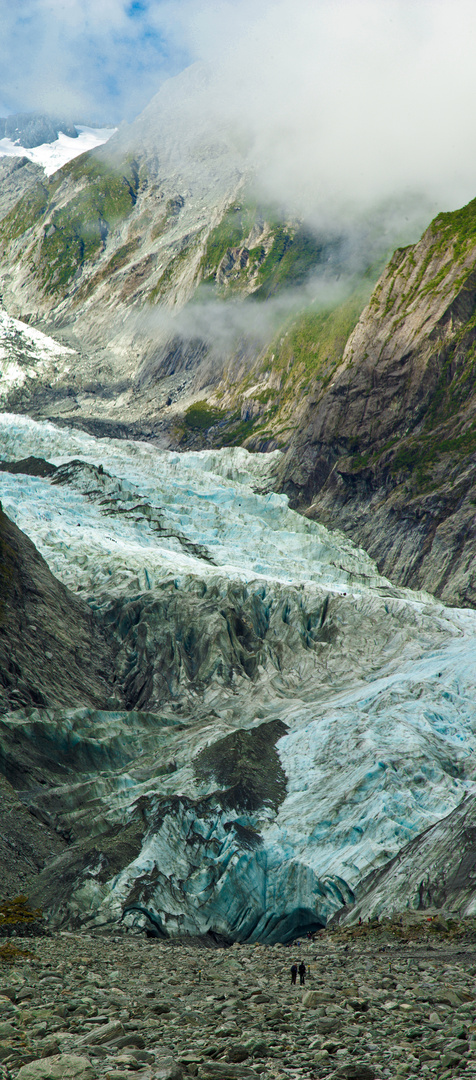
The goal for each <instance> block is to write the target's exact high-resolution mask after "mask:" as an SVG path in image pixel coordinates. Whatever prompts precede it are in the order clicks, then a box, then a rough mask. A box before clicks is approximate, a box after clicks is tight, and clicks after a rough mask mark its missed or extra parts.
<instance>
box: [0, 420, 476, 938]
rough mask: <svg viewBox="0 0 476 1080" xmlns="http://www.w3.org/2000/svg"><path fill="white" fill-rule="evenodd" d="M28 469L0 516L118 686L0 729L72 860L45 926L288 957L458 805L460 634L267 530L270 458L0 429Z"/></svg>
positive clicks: (1, 475)
mask: <svg viewBox="0 0 476 1080" xmlns="http://www.w3.org/2000/svg"><path fill="white" fill-rule="evenodd" d="M30 455H32V456H35V457H39V458H45V459H46V460H48V461H49V462H51V463H52V464H53V465H54V466H56V471H55V473H54V475H53V476H51V477H49V478H44V477H40V476H31V475H27V474H26V473H25V474H22V473H10V472H8V471H2V472H0V499H1V503H2V506H3V509H4V511H5V512H6V513H7V514H8V516H9V517H10V518H11V519H12V520H13V521H14V522H15V523H16V524H17V525H18V526H19V528H21V529H22V530H23V531H24V532H25V533H26V534H27V535H28V536H29V537H30V538H31V539H32V540H33V542H34V543H35V545H36V546H37V548H38V550H39V551H40V553H41V554H42V555H43V557H44V558H45V559H46V561H47V563H48V565H49V567H50V569H51V570H52V572H53V573H54V574H55V575H56V576H57V577H58V578H59V579H60V580H61V581H62V582H63V583H64V584H65V585H67V586H68V588H69V589H70V590H72V591H73V592H75V593H77V594H79V595H81V596H82V597H83V598H84V599H86V600H87V602H88V603H89V604H90V606H91V607H92V608H93V610H94V611H95V613H96V614H97V617H98V618H99V619H101V620H102V623H103V625H104V626H105V627H106V628H107V632H108V633H109V634H110V636H111V640H113V641H114V643H115V649H116V657H117V659H116V663H117V672H118V688H119V687H120V686H122V687H123V689H122V691H121V692H119V689H118V696H117V699H116V700H111V702H110V703H109V708H108V709H105V710H102V711H98V710H92V709H88V708H84V709H70V710H65V709H53V708H48V709H42V710H39V709H22V710H17V711H16V712H14V713H10V714H9V715H8V716H3V717H1V718H0V721H1V722H0V743H1V744H2V746H3V747H4V748H6V749H5V750H4V753H5V754H7V755H8V754H11V755H14V753H15V752H16V751H15V746H18V745H20V744H21V743H22V742H23V743H24V744H25V745H26V744H28V745H38V746H39V747H42V748H43V749H42V753H43V754H44V773H45V778H46V779H47V781H48V782H47V783H46V784H45V787H44V789H42V790H41V791H33V790H32V791H31V792H30V794H29V796H28V797H29V799H30V800H31V805H32V806H33V805H34V806H35V810H36V812H37V813H38V814H40V815H43V818H44V820H45V821H49V822H55V823H56V824H57V826H58V827H60V828H61V829H64V830H67V831H68V833H69V834H70V835H71V837H72V839H73V841H74V842H73V843H72V847H71V852H70V853H69V854H68V855H67V856H61V857H59V859H58V860H57V863H56V864H52V865H51V866H49V867H47V868H46V869H45V871H44V872H43V873H44V875H45V881H46V879H47V877H48V875H49V877H50V879H51V881H52V882H53V886H52V888H51V905H50V908H51V913H52V917H53V918H55V919H56V920H57V922H59V923H60V922H61V923H65V922H68V921H69V922H70V923H72V924H74V925H83V924H89V923H91V922H93V923H96V924H107V923H109V922H111V921H114V920H116V919H119V918H121V917H122V915H123V913H124V911H128V912H129V914H128V915H127V918H129V919H139V920H146V921H148V924H149V925H150V926H151V927H153V928H154V932H156V933H158V934H159V935H161V934H165V935H171V936H173V935H177V934H179V935H184V934H191V935H197V934H199V935H203V934H207V933H214V934H219V935H221V936H222V937H223V938H226V939H228V940H241V941H244V940H260V941H268V942H272V941H276V940H287V939H291V938H292V937H294V936H295V935H296V934H297V933H302V932H304V931H305V930H306V929H315V928H316V927H317V926H320V925H323V924H325V921H326V919H327V918H328V917H329V916H330V915H331V914H332V913H333V912H335V911H336V910H337V909H338V908H339V907H341V906H342V905H343V904H344V903H351V902H352V897H353V893H354V890H355V888H356V886H357V885H358V883H359V881H361V879H362V878H363V877H364V876H365V875H366V874H367V873H368V872H369V871H370V870H371V869H373V868H375V867H379V866H382V865H383V864H384V863H385V862H386V861H387V860H388V859H389V858H391V857H393V855H395V854H396V852H398V851H399V850H400V849H401V848H402V847H403V846H404V844H406V843H407V842H408V841H409V840H411V839H412V838H413V837H414V836H416V835H417V834H418V833H419V832H421V831H422V829H424V828H426V827H427V826H429V825H431V824H433V823H434V822H436V821H438V820H439V819H440V818H442V817H443V816H444V815H446V814H448V813H449V812H450V811H452V810H453V809H454V808H455V807H456V806H457V805H458V804H459V803H460V802H461V800H462V799H463V797H464V796H465V795H466V794H467V793H468V792H474V790H475V779H476V776H475V758H474V751H475V747H476V716H475V710H474V700H475V691H476V685H475V684H476V664H475V660H476V612H474V611H472V610H465V609H450V608H447V607H445V606H444V605H443V604H441V603H440V602H439V601H437V600H435V599H434V598H432V597H431V596H429V595H428V594H425V593H414V592H411V591H410V590H407V589H402V588H397V587H395V586H394V585H392V583H391V582H390V581H388V580H387V579H385V578H383V577H382V576H381V575H380V574H379V573H378V570H377V568H376V566H375V564H374V563H373V561H372V560H371V559H370V558H369V556H368V555H367V554H366V553H365V552H364V551H363V550H361V549H359V548H357V547H356V546H355V545H353V544H352V543H351V542H350V541H349V540H348V539H347V538H345V537H344V536H343V535H342V534H340V533H339V532H329V531H328V530H327V529H326V528H324V527H323V526H321V525H319V524H317V523H315V522H312V521H308V520H307V519H305V518H303V517H301V516H300V515H298V514H297V513H295V512H294V511H292V510H290V509H289V506H288V502H287V498H286V497H285V496H284V495H281V494H277V493H276V492H275V491H273V487H274V486H276V477H277V472H278V469H279V464H280V460H281V455H280V452H279V451H275V452H274V453H272V454H262V455H253V454H250V453H248V452H247V451H246V450H244V449H242V448H239V447H238V448H231V449H224V450H219V451H217V450H213V451H208V450H204V451H197V452H189V453H182V454H178V453H175V452H171V451H165V450H161V449H159V448H157V447H155V446H154V445H152V444H148V443H143V442H129V441H125V440H124V441H122V440H113V439H107V438H103V439H97V438H94V437H93V436H90V435H87V434H85V433H84V432H82V431H79V430H74V429H72V428H66V427H57V426H55V425H53V424H51V423H48V422H41V423H39V422H35V421H34V420H31V419H29V418H27V417H24V416H19V415H14V414H11V413H3V414H1V415H0V460H1V461H3V462H9V461H18V460H20V459H23V458H27V457H28V456H30ZM121 680H122V681H121ZM124 688H125V689H124ZM121 695H122V696H121ZM45 748H46V749H45ZM131 836H134V838H135V839H134V843H132V841H131V844H129V846H128V847H127V845H126V844H125V838H126V837H131ZM118 837H121V838H123V839H124V852H123V854H122V855H121V857H120V858H119V856H118V855H117V850H116V848H117V843H118V842H119V841H118ZM114 844H115V845H116V848H114ZM75 845H76V846H75ZM126 848H127V850H126ZM113 849H114V851H113ZM121 850H122V849H121ZM114 852H116V853H115V854H114ZM75 860H76V861H75ZM66 870H67V873H66ZM55 875H56V876H55ZM62 879H64V880H65V881H66V880H67V882H68V885H67V888H66V887H65V888H60V887H59V885H58V882H59V881H61V880H62ZM144 911H147V912H148V915H147V916H145V915H144Z"/></svg>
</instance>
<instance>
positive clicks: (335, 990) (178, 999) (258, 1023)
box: [0, 932, 476, 1080]
mask: <svg viewBox="0 0 476 1080" xmlns="http://www.w3.org/2000/svg"><path fill="white" fill-rule="evenodd" d="M14 940H15V944H16V945H17V946H18V947H19V948H21V949H29V950H30V951H31V956H30V957H19V958H17V959H16V960H15V962H13V963H10V964H8V965H7V964H5V963H4V964H1V965H0V1062H1V1064H0V1077H3V1078H5V1080H9V1078H10V1077H11V1078H14V1077H18V1080H70V1078H71V1080H73V1078H78V1080H95V1078H98V1080H99V1078H103V1077H104V1078H105V1080H126V1078H127V1077H131V1076H134V1077H136V1078H137V1080H181V1078H184V1080H185V1078H187V1077H189V1076H192V1077H197V1078H198V1080H222V1078H223V1080H226V1078H234V1080H255V1077H257V1076H260V1077H262V1078H263V1080H266V1078H268V1077H269V1078H275V1077H304V1078H306V1077H310V1078H320V1077H335V1078H336V1080H380V1078H381V1080H383V1078H385V1080H387V1078H393V1077H395V1078H396V1077H406V1078H410V1077H417V1076H422V1077H423V1076H429V1077H433V1076H437V1077H438V1078H442V1077H447V1076H448V1077H450V1076H451V1077H459V1076H462V1075H464V1076H465V1077H469V1076H475V1077H476V1000H475V989H476V952H475V946H474V943H472V942H464V941H458V942H454V943H451V942H448V941H442V942H438V943H436V944H435V945H432V946H429V945H428V944H425V943H408V942H398V943H396V944H390V945H386V946H381V945H379V944H378V941H375V942H371V941H369V940H365V941H352V940H351V941H349V942H348V943H347V945H345V944H342V943H341V942H339V941H336V940H335V939H333V937H332V935H330V934H324V935H322V936H320V937H319V938H318V939H317V940H316V941H314V942H310V941H308V940H306V941H305V942H303V943H302V944H301V946H300V947H296V946H293V947H287V946H282V945H275V946H271V947H266V946H260V945H257V946H250V945H234V946H232V947H231V948H228V949H205V948H202V947H198V946H192V945H179V944H173V945H172V944H165V943H161V942H158V941H156V940H149V939H147V938H145V937H143V936H136V934H135V933H134V932H133V933H129V934H124V935H122V936H119V935H117V936H111V937H106V936H98V937H93V936H88V935H85V934H79V933H78V934H72V933H59V934H56V935H54V936H51V937H42V938H37V939H33V940H32V939H31V938H29V939H26V938H25V939H24V940H22V939H19V938H16V939H14ZM301 960H304V962H305V964H306V966H307V969H308V970H307V976H306V985H305V987H304V988H301V987H300V986H299V985H298V986H293V987H292V986H291V979H290V968H291V964H292V963H293V962H294V961H297V962H298V963H299V962H300V961H301Z"/></svg>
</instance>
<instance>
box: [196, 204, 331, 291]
mask: <svg viewBox="0 0 476 1080" xmlns="http://www.w3.org/2000/svg"><path fill="white" fill-rule="evenodd" d="M333 246H334V242H333V241H327V240H326V241H324V240H322V239H319V238H318V237H316V236H315V235H314V234H313V233H311V232H309V231H307V230H306V229H305V228H304V227H303V226H300V225H296V224H292V223H285V222H283V221H280V220H277V215H276V214H273V213H270V212H266V211H265V210H262V209H260V208H259V207H257V206H256V205H253V204H245V205H243V206H238V205H235V206H232V207H230V209H229V210H228V211H227V213H226V214H225V216H224V217H223V219H222V221H221V222H220V223H219V224H218V225H217V226H216V227H215V229H213V230H212V232H211V233H210V236H209V238H208V242H207V247H206V251H205V254H204V256H203V259H202V274H203V278H204V280H205V282H206V283H207V284H214V285H215V286H216V287H217V288H218V291H219V292H220V291H221V292H224V291H226V293H227V294H230V292H241V291H243V290H244V289H245V290H247V291H251V292H253V294H254V295H255V297H256V298H257V299H260V300H266V299H267V298H268V297H269V296H271V295H273V294H274V293H276V292H278V291H279V290H280V289H283V288H289V287H291V286H298V285H300V284H302V282H303V281H304V280H305V279H306V277H307V276H308V275H309V273H310V272H311V271H312V270H313V268H314V267H317V266H319V265H320V264H322V263H323V262H324V261H325V260H326V258H327V257H328V255H329V251H330V249H331V247H333Z"/></svg>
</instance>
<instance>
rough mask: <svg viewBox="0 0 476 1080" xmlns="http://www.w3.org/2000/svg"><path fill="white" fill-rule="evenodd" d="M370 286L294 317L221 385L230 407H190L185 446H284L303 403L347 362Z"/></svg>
mask: <svg viewBox="0 0 476 1080" xmlns="http://www.w3.org/2000/svg"><path fill="white" fill-rule="evenodd" d="M370 288H371V286H370V282H359V285H358V287H356V289H355V291H354V292H353V293H352V294H351V295H350V296H348V297H346V298H345V300H343V301H341V303H338V304H336V306H335V307H333V308H331V307H329V308H326V309H325V310H322V309H320V310H315V309H313V308H308V309H306V310H305V311H302V312H300V313H299V314H298V315H297V316H294V317H293V318H291V319H289V320H288V322H287V323H286V325H285V327H282V328H281V330H280V331H279V334H278V335H277V336H276V338H275V339H274V341H273V342H272V343H271V345H270V346H269V347H268V348H267V349H266V351H265V352H264V353H262V354H261V356H260V357H259V358H258V361H257V362H256V363H255V364H254V365H253V367H252V368H251V370H250V371H249V373H248V374H247V375H246V376H245V377H244V378H243V379H242V380H241V382H239V383H238V384H231V385H226V383H222V385H221V387H220V388H219V389H218V390H217V394H216V397H217V398H218V399H219V400H220V401H224V402H226V405H225V404H223V405H221V407H217V406H214V405H210V404H209V403H208V402H207V401H206V400H202V401H196V402H195V403H194V404H193V405H190V406H189V408H188V409H187V410H186V413H185V416H184V423H183V428H182V437H181V442H182V443H183V444H184V445H190V440H191V439H192V438H193V440H194V443H195V442H196V439H197V437H198V438H199V437H200V436H202V437H203V439H205V440H206V442H207V444H208V445H210V444H211V445H215V446H240V445H243V444H246V445H248V446H250V447H260V448H264V447H265V446H266V445H271V444H272V445H275V446H276V445H277V446H285V445H286V443H287V441H288V438H289V435H290V433H291V432H292V431H293V429H294V427H295V423H296V410H297V409H298V408H299V405H300V403H302V402H303V401H304V400H306V398H307V397H308V396H309V395H312V399H313V400H315V401H317V400H318V399H319V397H320V396H321V395H322V393H324V391H325V389H326V387H327V386H328V385H329V383H330V381H331V379H332V376H333V374H334V372H335V370H336V368H337V367H338V366H339V364H340V363H341V362H342V356H343V353H344V349H345V345H346V342H347V339H348V337H349V335H350V334H351V332H352V330H353V329H354V326H355V325H356V323H357V322H358V319H359V317H360V314H361V312H362V310H363V308H364V306H365V304H366V302H367V299H368V295H369V292H370ZM178 433H179V429H178V430H177V434H178Z"/></svg>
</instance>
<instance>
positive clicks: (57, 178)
mask: <svg viewBox="0 0 476 1080" xmlns="http://www.w3.org/2000/svg"><path fill="white" fill-rule="evenodd" d="M65 181H69V182H70V183H71V184H72V185H73V187H72V194H71V197H70V198H69V200H67V201H66V202H65V203H64V205H61V206H55V196H56V195H57V194H58V189H59V188H60V187H61V186H62V185H64V183H65ZM138 184H139V176H138V171H137V167H136V165H135V162H134V161H132V160H131V161H128V162H127V163H126V165H125V167H124V169H123V170H122V172H121V173H118V172H115V171H114V170H112V169H111V168H110V167H108V166H107V165H105V164H104V163H103V162H101V161H99V160H97V159H95V158H92V157H90V156H89V155H83V156H81V157H79V158H76V159H75V160H74V161H73V162H70V163H69V165H66V166H65V167H64V168H63V169H61V170H60V171H59V172H58V173H55V174H54V176H53V177H52V178H51V180H50V181H49V182H48V183H47V184H43V183H41V184H37V185H36V187H35V188H34V189H33V191H31V192H28V194H27V195H26V196H24V198H23V199H21V200H20V201H19V202H18V203H17V204H16V206H15V207H14V208H13V210H11V211H10V213H9V214H8V215H7V216H6V217H5V218H4V220H3V221H2V222H1V224H0V239H1V240H2V241H3V244H4V246H7V245H9V244H11V243H12V241H14V240H18V239H19V238H20V237H22V236H24V234H26V233H28V231H29V230H30V229H31V228H32V227H33V226H35V225H37V224H41V223H43V236H42V238H41V242H40V245H39V250H38V253H37V255H36V258H35V263H36V266H35V270H36V272H37V274H38V277H39V280H40V283H41V285H42V287H43V289H44V291H45V292H46V293H49V294H57V295H59V296H62V295H64V294H65V292H66V291H67V288H68V286H69V285H70V284H71V282H72V280H73V279H74V277H75V276H76V275H77V274H78V271H81V269H82V267H83V266H84V265H85V264H86V263H88V262H91V261H92V260H94V258H95V257H96V256H97V255H98V254H99V253H100V252H101V251H102V250H103V249H104V246H105V243H106V239H107V236H108V233H109V232H110V231H111V229H113V228H114V227H115V226H116V225H117V224H118V223H119V222H120V221H122V220H124V218H126V217H127V216H128V214H129V213H130V212H131V210H132V208H133V206H134V204H135V201H136V196H137V189H138Z"/></svg>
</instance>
